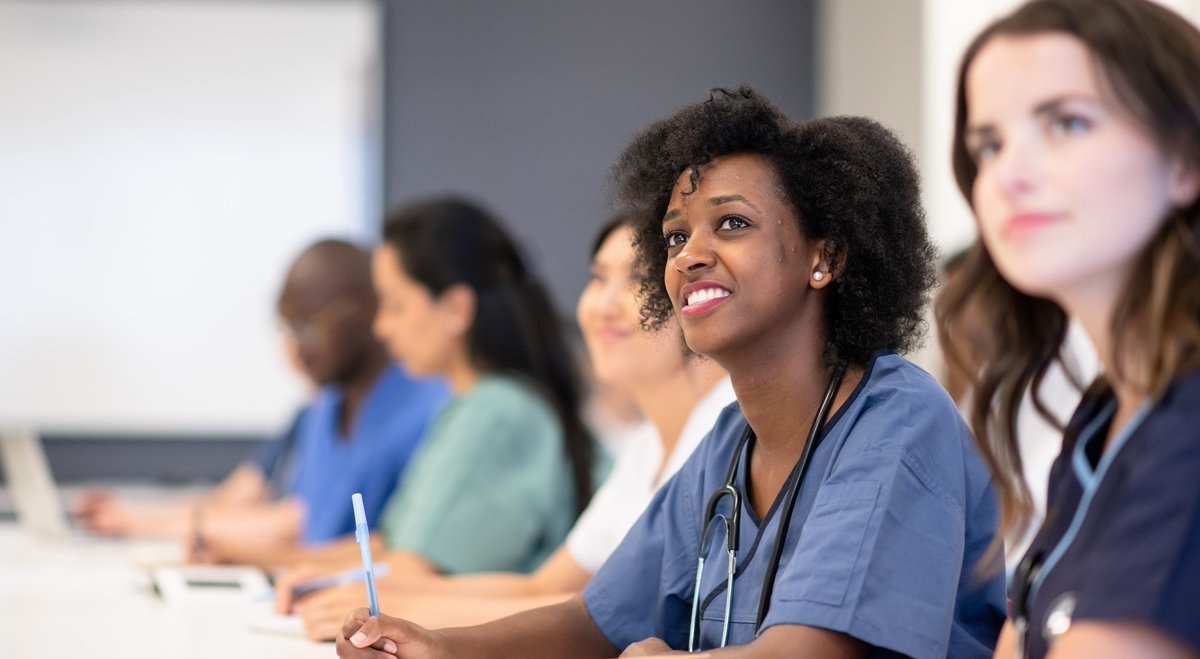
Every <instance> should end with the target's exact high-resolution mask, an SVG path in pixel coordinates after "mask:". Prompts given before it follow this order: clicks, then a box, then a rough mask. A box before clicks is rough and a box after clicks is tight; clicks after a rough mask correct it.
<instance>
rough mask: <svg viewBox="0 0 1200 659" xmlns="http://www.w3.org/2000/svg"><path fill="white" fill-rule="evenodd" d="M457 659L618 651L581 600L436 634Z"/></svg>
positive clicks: (598, 655)
mask: <svg viewBox="0 0 1200 659" xmlns="http://www.w3.org/2000/svg"><path fill="white" fill-rule="evenodd" d="M439 634H442V635H443V638H445V639H446V642H447V646H448V649H449V650H450V651H449V652H447V653H446V656H449V657H455V658H456V659H471V658H474V657H479V658H480V659H485V658H486V659H492V658H493V657H574V658H576V659H589V658H595V659H610V658H611V657H614V656H616V655H617V652H618V650H617V648H615V647H613V645H612V644H611V643H609V642H608V639H606V638H605V637H604V635H603V634H601V633H600V630H599V629H597V628H596V625H595V624H594V623H593V622H592V619H591V617H590V616H589V615H588V612H587V609H586V608H585V607H584V605H583V598H582V597H575V598H572V599H571V600H569V601H566V602H563V603H562V604H556V605H554V606H547V607H543V608H540V609H534V610H532V611H525V612H523V613H518V614H516V615H513V616H509V617H507V618H503V619H501V620H497V621H495V622H491V623H488V624H485V625H478V626H475V627H462V628H455V629H446V630H442V631H441V632H439Z"/></svg>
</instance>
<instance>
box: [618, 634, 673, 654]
mask: <svg viewBox="0 0 1200 659" xmlns="http://www.w3.org/2000/svg"><path fill="white" fill-rule="evenodd" d="M664 654H687V653H686V652H674V651H672V650H671V646H669V645H667V644H666V643H665V642H664V641H663V640H662V639H659V638H648V639H646V640H644V641H638V642H637V643H634V644H633V645H631V646H629V647H627V648H625V651H624V652H622V653H621V656H622V657H655V656H659V655H664Z"/></svg>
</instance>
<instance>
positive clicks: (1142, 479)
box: [1012, 371, 1200, 659]
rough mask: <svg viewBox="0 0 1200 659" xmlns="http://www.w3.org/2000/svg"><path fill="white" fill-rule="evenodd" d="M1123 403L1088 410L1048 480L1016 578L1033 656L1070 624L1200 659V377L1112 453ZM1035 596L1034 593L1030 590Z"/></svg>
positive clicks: (1177, 388)
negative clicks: (1151, 635)
mask: <svg viewBox="0 0 1200 659" xmlns="http://www.w3.org/2000/svg"><path fill="white" fill-rule="evenodd" d="M1115 409H1116V401H1115V400H1114V399H1113V397H1112V394H1111V392H1102V393H1100V394H1098V395H1096V396H1094V397H1089V398H1088V399H1086V400H1084V401H1083V402H1082V403H1081V404H1080V406H1079V409H1078V410H1077V411H1076V412H1075V415H1074V417H1073V418H1072V420H1071V423H1070V424H1068V426H1067V441H1066V442H1065V444H1064V448H1063V452H1062V454H1061V455H1059V457H1058V460H1057V461H1056V462H1055V463H1054V467H1053V469H1051V471H1050V490H1049V500H1048V502H1047V509H1048V511H1049V512H1048V514H1047V515H1046V523H1045V525H1044V526H1043V528H1042V530H1041V532H1040V533H1038V536H1037V538H1035V539H1034V541H1033V542H1032V543H1031V544H1030V547H1029V550H1028V551H1027V553H1026V555H1025V560H1023V561H1022V565H1024V564H1025V562H1026V561H1028V560H1035V561H1037V562H1039V563H1041V567H1040V570H1039V571H1038V572H1037V574H1038V577H1037V579H1036V580H1035V581H1033V582H1032V584H1031V583H1030V582H1029V581H1028V580H1027V579H1026V578H1025V577H1026V575H1025V574H1024V569H1022V570H1018V574H1017V577H1016V580H1015V582H1014V584H1013V589H1012V592H1013V598H1014V600H1023V601H1024V602H1025V604H1026V606H1027V607H1028V610H1029V620H1028V632H1027V633H1026V647H1025V650H1026V656H1028V657H1030V659H1038V658H1040V657H1044V656H1045V655H1046V654H1047V653H1048V652H1049V651H1050V647H1051V645H1052V644H1053V641H1054V640H1055V639H1056V638H1057V635H1058V634H1059V633H1062V632H1064V631H1065V630H1066V629H1068V628H1069V627H1070V625H1071V624H1072V623H1073V622H1080V621H1090V622H1139V623H1142V624H1145V625H1149V626H1151V627H1153V628H1155V629H1156V630H1158V631H1160V632H1162V633H1165V634H1167V635H1169V636H1170V637H1172V638H1173V639H1174V640H1175V641H1176V642H1178V643H1181V644H1183V645H1184V646H1186V647H1187V648H1189V649H1190V650H1191V651H1193V652H1200V477H1198V475H1200V444H1198V443H1197V440H1200V371H1193V372H1191V373H1189V374H1187V375H1184V376H1182V377H1180V378H1178V379H1177V380H1176V381H1175V382H1173V383H1172V384H1171V386H1170V387H1169V388H1168V389H1167V391H1166V392H1165V393H1164V394H1163V396H1162V397H1161V398H1160V399H1158V400H1157V401H1155V402H1154V403H1152V404H1150V405H1147V406H1146V407H1144V408H1143V409H1142V411H1141V412H1140V413H1139V414H1138V415H1137V416H1136V417H1135V418H1134V419H1133V420H1131V421H1130V422H1129V423H1128V424H1127V425H1126V426H1125V427H1124V428H1123V429H1122V430H1121V431H1120V432H1119V434H1118V435H1117V436H1115V437H1114V438H1113V440H1112V442H1111V444H1109V445H1108V447H1107V448H1105V442H1106V440H1107V438H1108V435H1109V431H1110V426H1111V423H1112V418H1113V413H1114V411H1115ZM1031 586H1032V587H1033V590H1032V592H1029V590H1030V587H1031Z"/></svg>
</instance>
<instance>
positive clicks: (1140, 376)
mask: <svg viewBox="0 0 1200 659" xmlns="http://www.w3.org/2000/svg"><path fill="white" fill-rule="evenodd" d="M1047 32H1054V33H1060V34H1067V35H1070V36H1072V37H1074V38H1076V39H1078V40H1079V41H1080V42H1082V43H1083V44H1084V45H1085V46H1086V47H1087V49H1088V51H1089V52H1090V54H1091V56H1092V58H1093V61H1094V62H1095V63H1096V69H1097V71H1099V72H1100V75H1101V76H1102V77H1103V78H1104V82H1105V83H1107V84H1108V87H1109V88H1110V89H1111V91H1112V93H1113V95H1114V97H1115V98H1116V99H1117V101H1118V102H1119V103H1120V104H1121V105H1122V106H1123V109H1124V110H1126V111H1127V112H1128V113H1129V114H1130V116H1132V117H1133V118H1134V120H1135V121H1137V122H1139V123H1140V124H1141V125H1142V127H1143V128H1144V129H1145V130H1147V131H1148V132H1149V133H1150V134H1151V135H1153V137H1154V139H1155V140H1156V141H1157V143H1158V145H1159V148H1160V149H1162V151H1163V152H1164V153H1165V154H1167V155H1169V156H1172V157H1176V158H1179V160H1180V161H1181V162H1182V164H1184V165H1185V166H1187V167H1190V168H1192V170H1193V171H1200V86H1198V85H1197V83H1196V81H1197V80H1200V32H1197V31H1196V29H1195V28H1193V27H1192V26H1191V25H1190V24H1189V23H1188V22H1187V21H1186V20H1184V19H1183V18H1181V17H1180V16H1179V15H1177V14H1175V13H1174V12H1172V11H1170V10H1169V9H1166V8H1164V7H1162V6H1160V5H1157V4H1154V3H1152V2H1147V1H1145V0H1037V1H1034V2H1030V3H1028V4H1025V5H1023V6H1021V7H1020V8H1018V9H1017V10H1016V11H1014V12H1013V13H1011V14H1009V15H1008V16H1005V17H1004V18H1001V19H1000V20H998V21H996V22H994V23H992V24H991V25H990V26H988V27H987V28H986V29H984V31H983V32H982V33H980V34H979V36H977V37H976V38H975V40H974V41H973V42H972V43H971V45H970V47H969V48H968V49H967V52H966V55H965V56H964V57H963V61H962V64H961V66H960V67H959V71H958V92H957V111H956V117H955V126H954V145H953V153H952V158H953V163H954V173H955V177H956V179H957V181H958V187H959V190H960V191H961V192H962V194H963V196H965V197H966V198H967V202H968V203H971V201H972V200H971V190H972V188H973V186H974V184H975V177H976V174H977V169H976V165H975V162H974V161H973V160H972V158H971V156H970V153H969V152H968V150H967V147H966V143H965V130H966V122H967V97H966V89H965V82H966V76H967V72H968V70H969V69H970V66H971V63H972V61H973V60H974V59H975V56H976V55H977V54H978V53H979V51H980V50H981V49H982V48H983V46H984V45H985V44H986V43H987V42H988V41H990V40H991V39H992V38H993V37H997V36H1021V35H1032V34H1040V33H1047ZM1198 235H1200V204H1197V203H1196V202H1195V201H1193V202H1192V203H1191V205H1190V206H1188V207H1187V208H1182V209H1178V210H1177V211H1176V212H1175V213H1174V214H1172V215H1171V216H1170V217H1169V218H1167V219H1166V221H1164V222H1163V226H1162V227H1161V229H1160V230H1159V232H1158V234H1157V235H1156V236H1155V237H1154V238H1153V239H1152V240H1151V241H1150V242H1149V243H1148V244H1147V246H1146V248H1145V249H1144V250H1143V251H1142V253H1141V254H1140V255H1139V256H1138V258H1137V261H1136V264H1135V266H1134V271H1133V273H1132V275H1131V277H1130V280H1129V282H1128V283H1127V284H1126V286H1125V290H1124V291H1123V292H1122V294H1121V296H1120V298H1119V300H1118V302H1117V306H1116V310H1115V312H1114V315H1113V318H1112V321H1111V322H1112V325H1111V329H1112V334H1113V341H1112V353H1113V354H1111V355H1101V357H1102V358H1103V359H1104V360H1105V361H1106V362H1107V363H1108V364H1110V365H1111V368H1112V371H1113V373H1112V375H1113V376H1114V377H1117V378H1120V379H1122V380H1125V379H1127V378H1128V377H1129V376H1136V379H1134V380H1133V381H1132V382H1131V384H1133V385H1134V386H1137V387H1138V388H1139V389H1140V390H1141V391H1142V392H1143V393H1145V394H1147V395H1151V396H1153V395H1158V394H1160V393H1162V392H1163V391H1164V390H1165V389H1166V387H1167V386H1168V385H1169V384H1170V382H1171V381H1172V380H1173V379H1175V378H1176V377H1177V376H1178V375H1179V374H1180V373H1183V372H1186V371H1188V370H1192V369H1195V368H1198V367H1200V241H1198V240H1197V236H1198ZM962 267H963V272H962V276H961V277H958V278H957V279H956V280H955V282H954V283H953V284H951V285H949V286H947V289H946V290H945V291H944V292H943V294H942V295H941V297H940V298H939V300H938V303H937V305H936V314H937V319H938V326H939V329H940V334H941V340H942V341H943V347H944V348H945V350H946V352H947V355H948V357H949V361H950V364H951V367H952V368H957V369H960V370H961V372H962V373H963V375H964V376H965V377H967V378H968V379H970V380H972V381H973V382H974V383H975V385H974V403H973V405H972V409H971V414H970V416H971V425H972V426H973V428H974V430H975V436H976V438H977V440H978V442H979V444H980V448H981V451H982V453H983V456H984V458H985V459H986V460H987V461H988V463H989V465H990V466H991V467H992V471H993V472H994V473H995V474H996V477H997V484H998V486H999V489H1000V498H1001V503H1002V504H1003V510H1004V513H1003V523H1004V529H1005V531H1006V532H1009V533H1012V532H1015V531H1019V530H1021V529H1023V528H1024V527H1025V526H1026V525H1027V524H1028V520H1029V517H1030V513H1031V509H1032V506H1031V498H1030V494H1029V490H1028V488H1027V486H1026V485H1025V482H1024V480H1023V479H1022V477H1021V467H1022V465H1021V457H1020V454H1019V453H1018V450H1017V437H1016V428H1017V425H1016V417H1017V411H1018V409H1019V406H1020V401H1021V397H1022V396H1023V395H1024V392H1025V391H1026V390H1027V389H1031V390H1032V395H1033V401H1034V404H1035V407H1036V408H1037V409H1038V411H1039V412H1040V413H1041V414H1042V416H1044V417H1046V419H1047V420H1048V421H1050V422H1051V423H1054V424H1056V425H1058V426H1059V427H1060V428H1061V427H1062V423H1061V420H1060V419H1056V418H1054V417H1053V416H1052V415H1051V414H1050V413H1049V412H1048V411H1047V409H1046V407H1045V405H1044V404H1043V403H1042V401H1041V399H1040V397H1039V395H1038V392H1039V389H1040V386H1041V383H1042V380H1043V379H1044V378H1045V376H1046V373H1047V370H1048V369H1049V368H1050V366H1051V365H1052V364H1053V363H1054V362H1056V361H1061V359H1060V356H1059V350H1060V347H1061V346H1062V343H1063V340H1064V339H1065V336H1066V331H1067V317H1066V314H1065V313H1064V312H1063V310H1062V308H1061V307H1059V306H1058V305H1057V304H1055V303H1054V302H1051V301H1049V300H1045V299H1041V298H1036V297H1032V296H1029V295H1026V294H1024V293H1022V292H1020V291H1018V290H1016V289H1015V288H1014V287H1013V286H1012V285H1010V284H1009V283H1008V282H1007V281H1005V280H1004V278H1003V277H1002V276H1001V275H1000V273H999V272H998V271H997V269H996V265H995V264H994V263H993V262H992V258H991V256H990V255H989V254H988V252H987V249H986V247H985V246H984V245H983V244H982V243H980V244H979V245H977V246H976V247H975V248H974V249H973V250H972V252H971V253H970V254H969V255H968V257H967V258H966V260H965V262H964V264H963V266H962ZM968 308H971V309H972V310H975V311H977V312H978V313H981V314H985V315H986V320H985V326H986V327H990V328H991V331H990V333H989V335H988V336H986V337H983V338H982V340H978V341H975V342H973V343H974V345H963V343H962V341H960V339H962V338H963V335H964V334H965V330H964V329H963V328H964V324H963V323H964V322H965V316H966V315H967V314H968V313H969V312H968ZM1131 367H1135V368H1136V369H1137V372H1136V373H1133V372H1132V371H1133V370H1134V369H1131ZM1103 386H1104V383H1103V382H1102V381H1101V382H1099V383H1098V384H1097V387H1098V388H1100V387H1103Z"/></svg>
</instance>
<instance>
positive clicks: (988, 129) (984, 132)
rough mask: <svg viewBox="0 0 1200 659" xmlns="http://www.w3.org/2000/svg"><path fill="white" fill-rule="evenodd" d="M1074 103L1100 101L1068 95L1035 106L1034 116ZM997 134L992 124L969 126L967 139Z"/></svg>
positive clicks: (1073, 94) (1074, 94) (1044, 114)
mask: <svg viewBox="0 0 1200 659" xmlns="http://www.w3.org/2000/svg"><path fill="white" fill-rule="evenodd" d="M1072 101H1078V102H1083V103H1087V104H1089V105H1094V104H1097V103H1099V100H1098V99H1096V98H1095V97H1093V96H1090V95H1087V94H1082V93H1068V94H1061V95H1059V96H1055V97H1053V98H1050V99H1047V100H1045V101H1042V102H1041V103H1038V104H1037V105H1035V106H1033V115H1034V116H1035V117H1044V116H1046V115H1048V114H1052V113H1054V112H1056V111H1058V110H1059V109H1060V108H1061V107H1062V106H1063V105H1065V104H1067V103H1070V102H1072ZM995 134H996V128H995V126H993V125H992V124H983V125H982V126H979V125H976V126H970V125H968V126H967V130H966V135H965V136H964V137H965V139H967V140H970V139H971V138H973V137H975V138H978V137H990V136H992V135H995Z"/></svg>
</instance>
